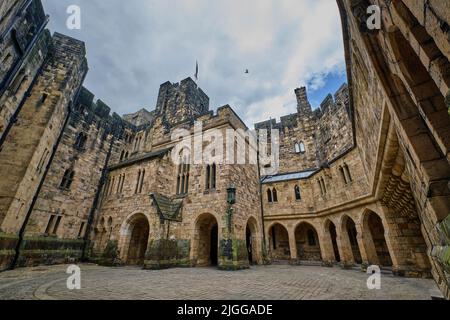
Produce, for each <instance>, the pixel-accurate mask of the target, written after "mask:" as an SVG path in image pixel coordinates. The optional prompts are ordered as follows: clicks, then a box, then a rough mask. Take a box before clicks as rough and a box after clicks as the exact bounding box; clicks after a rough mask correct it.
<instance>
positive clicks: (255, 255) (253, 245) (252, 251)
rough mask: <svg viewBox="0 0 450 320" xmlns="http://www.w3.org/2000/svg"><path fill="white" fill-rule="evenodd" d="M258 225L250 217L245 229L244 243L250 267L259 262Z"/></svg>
mask: <svg viewBox="0 0 450 320" xmlns="http://www.w3.org/2000/svg"><path fill="white" fill-rule="evenodd" d="M258 234H259V233H258V223H257V222H256V219H255V218H253V217H251V218H250V219H249V220H248V222H247V226H246V228H245V243H246V247H247V253H248V262H249V264H250V265H252V264H257V263H258V261H259V250H258V246H259V236H258Z"/></svg>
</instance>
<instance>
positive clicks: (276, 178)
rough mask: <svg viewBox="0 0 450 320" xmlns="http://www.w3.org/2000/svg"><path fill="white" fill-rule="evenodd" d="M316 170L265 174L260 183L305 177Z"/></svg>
mask: <svg viewBox="0 0 450 320" xmlns="http://www.w3.org/2000/svg"><path fill="white" fill-rule="evenodd" d="M316 171H317V170H309V171H302V172H294V173H286V174H279V175H276V176H266V177H263V178H262V179H261V183H262V184H268V183H274V182H282V181H291V180H301V179H307V178H309V177H310V176H312V175H313V174H314V173H315V172H316Z"/></svg>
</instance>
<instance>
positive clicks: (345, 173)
mask: <svg viewBox="0 0 450 320" xmlns="http://www.w3.org/2000/svg"><path fill="white" fill-rule="evenodd" d="M339 171H340V173H341V177H342V181H344V184H349V183H350V182H352V181H353V180H352V176H351V174H350V169H349V168H348V165H347V164H346V163H344V165H343V166H341V167H339Z"/></svg>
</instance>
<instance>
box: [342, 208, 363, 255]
mask: <svg viewBox="0 0 450 320" xmlns="http://www.w3.org/2000/svg"><path fill="white" fill-rule="evenodd" d="M341 230H342V235H341V242H342V247H343V251H344V256H345V257H343V259H344V260H348V262H352V263H356V264H362V262H363V261H362V256H361V251H360V250H359V244H358V231H357V229H356V224H355V221H353V219H352V218H350V217H349V216H347V215H346V216H344V218H343V219H342V229H341Z"/></svg>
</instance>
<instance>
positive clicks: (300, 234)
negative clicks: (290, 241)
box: [295, 222, 322, 261]
mask: <svg viewBox="0 0 450 320" xmlns="http://www.w3.org/2000/svg"><path fill="white" fill-rule="evenodd" d="M295 242H296V244H297V257H298V260H304V261H321V260H322V254H321V252H320V244H319V236H318V235H317V231H316V229H315V228H314V227H313V226H312V225H310V224H309V223H307V222H302V223H300V224H299V225H298V226H297V228H296V229H295Z"/></svg>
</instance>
